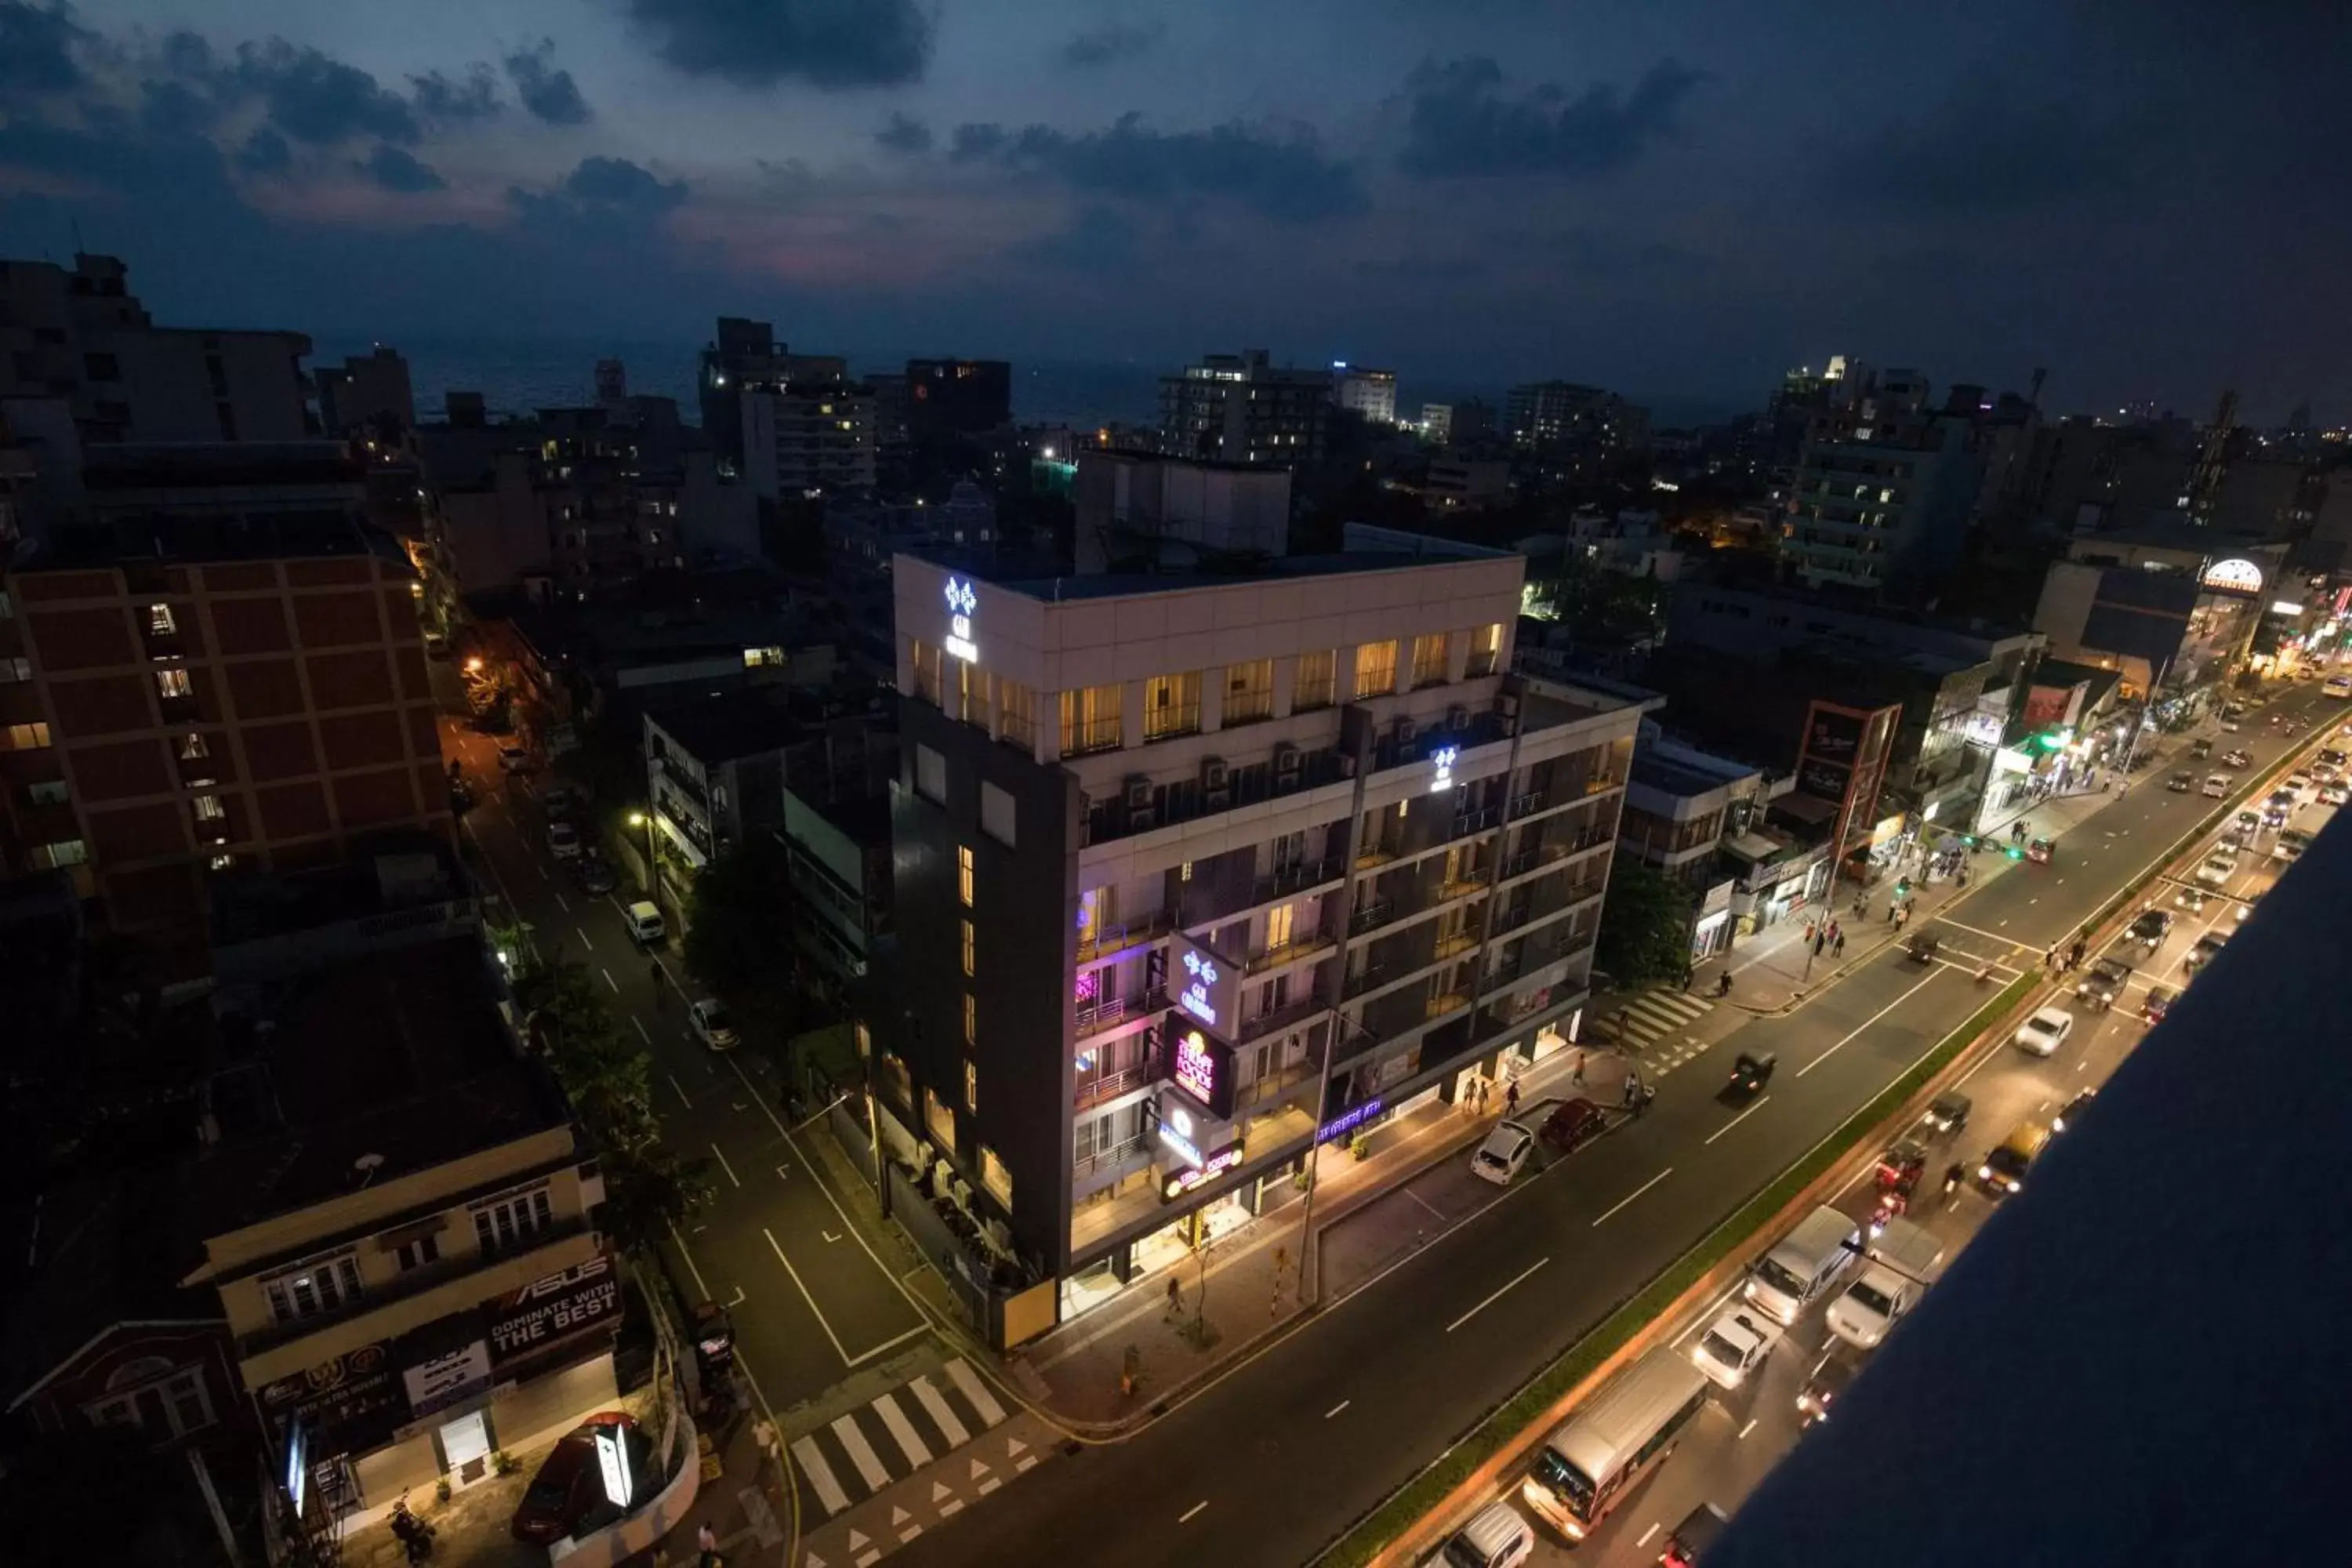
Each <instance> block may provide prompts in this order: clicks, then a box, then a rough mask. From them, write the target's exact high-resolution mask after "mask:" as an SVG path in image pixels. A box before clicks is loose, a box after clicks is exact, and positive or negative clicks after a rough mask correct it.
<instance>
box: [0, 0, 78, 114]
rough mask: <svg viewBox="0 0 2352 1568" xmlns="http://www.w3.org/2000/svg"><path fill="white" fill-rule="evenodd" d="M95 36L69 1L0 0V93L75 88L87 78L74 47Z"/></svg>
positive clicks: (69, 90) (42, 91) (43, 91)
mask: <svg viewBox="0 0 2352 1568" xmlns="http://www.w3.org/2000/svg"><path fill="white" fill-rule="evenodd" d="M97 37H98V36H97V35H96V34H94V33H92V32H91V31H90V30H89V28H87V27H84V26H81V25H80V24H79V23H78V22H76V21H75V20H74V13H73V7H72V6H70V5H67V4H65V0H51V3H50V4H48V5H29V4H26V3H25V0H0V93H11V92H22V93H27V94H30V93H51V92H71V91H73V90H74V89H77V88H79V87H80V86H81V85H82V82H83V80H84V78H83V75H82V68H81V65H80V63H79V61H78V60H76V59H75V58H74V54H75V51H77V50H78V49H79V48H81V47H83V46H85V45H88V44H91V43H94V42H96V41H97Z"/></svg>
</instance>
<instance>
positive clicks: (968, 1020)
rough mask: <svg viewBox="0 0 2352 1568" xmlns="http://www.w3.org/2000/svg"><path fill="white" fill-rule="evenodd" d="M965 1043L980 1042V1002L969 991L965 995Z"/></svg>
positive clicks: (968, 1044)
mask: <svg viewBox="0 0 2352 1568" xmlns="http://www.w3.org/2000/svg"><path fill="white" fill-rule="evenodd" d="M963 1043H964V1044H965V1045H967V1046H973V1045H978V1044H979V1043H980V1003H979V1000H978V999H977V998H976V997H974V996H973V995H972V994H971V992H969V991H967V992H965V993H964V996H963Z"/></svg>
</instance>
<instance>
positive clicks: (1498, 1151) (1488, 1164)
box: [1470, 1121, 1536, 1187]
mask: <svg viewBox="0 0 2352 1568" xmlns="http://www.w3.org/2000/svg"><path fill="white" fill-rule="evenodd" d="M1535 1150H1536V1135H1535V1134H1534V1133H1532V1132H1530V1131H1528V1130H1527V1128H1526V1127H1524V1126H1523V1125H1521V1124H1520V1123H1518V1122H1517V1121H1498V1122H1496V1124H1495V1130H1494V1131H1492V1132H1489V1133H1487V1134H1486V1142H1484V1143H1481V1144H1479V1145H1478V1152H1476V1153H1475V1154H1473V1155H1471V1156H1470V1169H1471V1170H1472V1171H1473V1172H1475V1173H1476V1174H1477V1175H1479V1176H1481V1177H1483V1178H1484V1179H1486V1180H1487V1181H1489V1182H1492V1183H1494V1184H1496V1186H1498V1187H1507V1186H1509V1185H1510V1184H1511V1178H1512V1177H1513V1176H1516V1175H1517V1174H1518V1173H1519V1167H1520V1166H1522V1165H1524V1164H1526V1163H1528V1156H1529V1155H1531V1154H1533V1153H1534V1152H1535Z"/></svg>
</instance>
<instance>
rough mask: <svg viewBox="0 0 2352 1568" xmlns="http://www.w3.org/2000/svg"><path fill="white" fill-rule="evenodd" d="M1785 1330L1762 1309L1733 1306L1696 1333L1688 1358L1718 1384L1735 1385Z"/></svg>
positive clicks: (1737, 1384) (1759, 1364)
mask: <svg viewBox="0 0 2352 1568" xmlns="http://www.w3.org/2000/svg"><path fill="white" fill-rule="evenodd" d="M1787 1332H1788V1330H1786V1329H1784V1328H1782V1327H1781V1326H1780V1324H1779V1323H1776V1322H1774V1321H1772V1319H1771V1318H1770V1317H1769V1316H1768V1315H1766V1314H1765V1313H1762V1312H1751V1311H1749V1310H1748V1309H1746V1308H1745V1307H1734V1308H1733V1309H1731V1310H1729V1311H1727V1312H1726V1313H1724V1314H1723V1316H1721V1317H1719V1318H1717V1320H1716V1321H1714V1322H1713V1323H1711V1324H1709V1325H1708V1326H1707V1331H1706V1332H1705V1333H1703V1334H1701V1335H1699V1337H1698V1343H1696V1344H1695V1345H1693V1346H1691V1361H1692V1362H1693V1363H1695V1364H1696V1366H1697V1367H1698V1369H1699V1371H1701V1372H1703V1373H1706V1376H1707V1380H1708V1381H1709V1382H1711V1383H1713V1384H1716V1386H1717V1387H1718V1388H1738V1386H1739V1385H1740V1384H1743V1383H1745V1382H1747V1381H1748V1373H1751V1372H1753V1371H1755V1370H1756V1369H1757V1368H1758V1367H1759V1366H1761V1365H1763V1364H1764V1358H1765V1357H1766V1356H1768V1355H1769V1354H1771V1353H1772V1347H1773V1346H1774V1345H1777V1344H1779V1343H1780V1336H1781V1335H1782V1334H1785V1333H1787Z"/></svg>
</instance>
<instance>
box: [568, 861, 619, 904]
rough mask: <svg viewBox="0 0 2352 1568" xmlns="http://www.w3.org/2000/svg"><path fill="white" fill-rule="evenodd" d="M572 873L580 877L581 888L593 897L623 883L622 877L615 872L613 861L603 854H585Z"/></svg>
mask: <svg viewBox="0 0 2352 1568" xmlns="http://www.w3.org/2000/svg"><path fill="white" fill-rule="evenodd" d="M572 876H574V877H575V878H577V879H579V882H580V890H581V891H582V892H583V893H586V894H588V895H589V896H591V897H592V898H593V897H598V896H601V895H603V894H605V893H609V892H611V891H612V890H613V889H615V888H617V887H619V886H620V885H621V879H619V878H618V877H616V876H614V874H613V863H612V862H611V861H609V860H607V859H605V858H604V857H603V856H602V855H583V856H582V857H581V858H580V863H579V864H578V865H576V866H574V867H573V868H572Z"/></svg>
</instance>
